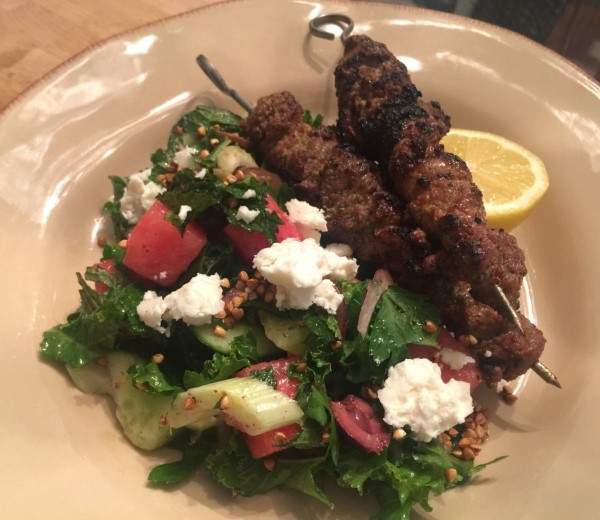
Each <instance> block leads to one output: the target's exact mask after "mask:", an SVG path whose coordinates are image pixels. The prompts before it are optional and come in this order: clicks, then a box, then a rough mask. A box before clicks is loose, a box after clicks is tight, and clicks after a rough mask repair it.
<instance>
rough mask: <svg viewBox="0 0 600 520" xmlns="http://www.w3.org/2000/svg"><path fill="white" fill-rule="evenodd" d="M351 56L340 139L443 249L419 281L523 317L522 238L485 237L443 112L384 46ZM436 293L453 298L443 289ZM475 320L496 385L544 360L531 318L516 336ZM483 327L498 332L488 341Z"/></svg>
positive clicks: (339, 85)
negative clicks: (376, 167)
mask: <svg viewBox="0 0 600 520" xmlns="http://www.w3.org/2000/svg"><path fill="white" fill-rule="evenodd" d="M344 47H345V53H344V56H343V57H342V59H341V60H340V62H339V64H338V66H337V68H336V71H335V79H336V90H337V95H338V104H339V124H338V127H339V132H340V136H341V139H342V141H344V142H345V143H347V144H348V145H349V146H351V147H353V148H354V149H356V150H358V151H359V152H360V153H363V154H365V155H366V156H367V157H369V158H371V159H373V160H377V161H379V163H380V164H381V165H382V169H383V171H384V172H385V174H387V176H388V178H389V179H390V181H391V182H392V184H393V186H394V190H395V192H396V193H397V194H398V195H399V196H400V197H401V198H402V199H403V200H404V202H405V203H406V213H405V216H406V218H407V223H408V224H409V225H414V226H418V227H419V228H420V229H422V230H423V231H424V233H425V238H426V240H427V241H428V242H429V243H430V244H432V245H433V246H434V249H435V250H434V252H433V254H432V255H431V256H430V257H427V258H424V259H423V263H422V264H421V265H419V266H416V269H415V271H416V272H417V273H416V274H417V275H418V274H419V272H418V271H423V272H425V273H431V274H433V275H434V278H435V280H436V283H437V284H438V285H440V284H441V285H442V286H444V285H445V284H446V283H448V282H450V283H451V284H454V285H453V287H454V289H453V290H454V292H455V293H462V295H463V296H462V299H461V301H463V302H464V301H468V300H469V295H471V296H472V297H473V299H474V300H476V301H479V302H481V303H484V304H486V305H489V306H490V307H492V308H502V305H501V302H499V300H498V291H497V290H496V287H500V288H501V290H502V292H503V293H504V295H506V298H507V300H508V302H509V303H510V305H511V306H512V307H513V308H518V306H519V292H520V287H521V282H522V279H523V276H525V274H526V269H525V264H524V255H523V253H522V251H521V250H520V249H519V248H518V245H517V243H516V240H515V239H514V237H512V236H511V235H508V234H506V233H504V232H503V231H502V230H490V229H488V228H487V227H486V218H485V210H484V208H483V199H482V196H481V192H480V191H479V189H478V188H477V186H475V184H474V183H473V181H472V177H471V173H470V171H469V169H468V168H467V166H466V164H465V163H464V162H463V161H462V160H460V159H459V158H458V157H456V156H454V155H452V154H449V153H447V152H445V151H444V149H443V147H442V146H441V145H440V144H439V141H440V139H441V138H442V137H443V135H444V133H445V132H446V131H447V130H448V129H449V119H448V118H447V117H446V116H445V114H444V113H443V111H442V110H441V107H440V106H439V104H438V103H435V102H433V103H425V102H424V101H423V100H422V99H421V93H420V92H419V91H418V90H417V89H416V87H415V86H414V85H413V83H412V81H411V79H410V76H409V75H408V72H407V69H406V67H405V66H404V65H403V64H402V63H401V62H399V61H398V60H397V59H396V58H395V56H394V55H393V54H392V53H391V52H390V51H389V50H388V49H387V47H386V46H385V45H383V44H381V43H379V42H375V41H373V40H372V39H370V38H369V37H367V36H351V37H350V38H348V39H347V40H346V41H345V43H344ZM440 289H442V290H440ZM436 291H437V292H439V293H440V294H447V293H448V291H447V290H443V288H440V287H438V289H436ZM456 311H457V312H454V313H450V322H451V323H450V324H449V325H450V328H451V329H454V330H455V331H456V329H457V328H458V329H460V327H461V323H460V321H461V319H460V318H459V320H456V319H454V320H453V319H452V318H456V317H460V308H457V309H456ZM476 317H477V318H478V319H477V321H476V323H475V322H473V320H470V321H466V320H464V319H463V320H462V321H463V323H465V324H466V325H467V330H466V331H465V332H468V333H471V334H474V335H476V337H477V338H478V339H480V340H482V339H483V340H484V341H480V342H479V343H478V345H477V346H476V347H475V348H474V351H475V353H476V354H477V355H478V357H479V361H480V366H482V369H483V371H484V375H485V376H486V379H487V380H488V382H495V381H496V380H497V379H498V378H500V377H503V378H505V379H510V378H511V376H514V375H519V374H520V373H523V372H524V371H525V370H527V369H528V368H530V367H531V366H532V365H533V364H534V363H535V362H536V361H537V360H538V358H539V356H540V355H541V353H542V350H543V346H544V343H545V340H544V338H543V335H542V334H541V332H540V331H539V330H538V329H537V328H535V326H533V325H532V324H531V323H529V322H528V320H526V318H524V317H523V316H519V319H520V321H521V327H516V326H515V323H513V322H512V321H511V320H510V319H507V317H503V319H502V321H501V322H498V319H497V316H495V315H493V314H489V315H488V316H485V317H483V319H481V318H482V317H481V316H476ZM452 321H454V323H452ZM483 323H487V324H489V325H490V328H489V330H488V331H487V332H486V333H484V334H483V336H482V335H481V332H483V328H482V324H483ZM519 328H521V329H522V331H520V330H519ZM469 329H470V330H469ZM475 329H478V330H479V334H475ZM494 329H495V330H494ZM523 332H524V333H523ZM509 352H510V354H509ZM515 353H518V354H517V355H516V356H515V357H513V354H515ZM516 358H519V361H517V359H516Z"/></svg>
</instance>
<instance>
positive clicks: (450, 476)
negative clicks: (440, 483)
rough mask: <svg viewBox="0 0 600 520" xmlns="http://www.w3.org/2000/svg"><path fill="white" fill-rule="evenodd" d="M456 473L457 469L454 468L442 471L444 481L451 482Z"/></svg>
mask: <svg viewBox="0 0 600 520" xmlns="http://www.w3.org/2000/svg"><path fill="white" fill-rule="evenodd" d="M456 475H458V471H456V469H455V468H448V469H447V470H445V471H444V477H445V478H446V482H452V481H453V480H454V479H455V478H456Z"/></svg>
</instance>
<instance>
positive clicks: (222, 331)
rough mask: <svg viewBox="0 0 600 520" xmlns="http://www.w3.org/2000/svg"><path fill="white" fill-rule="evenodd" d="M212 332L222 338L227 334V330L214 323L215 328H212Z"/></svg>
mask: <svg viewBox="0 0 600 520" xmlns="http://www.w3.org/2000/svg"><path fill="white" fill-rule="evenodd" d="M213 334H214V335H215V336H217V337H219V338H224V337H225V336H227V331H226V330H225V329H224V328H223V327H221V325H215V328H214V329H213Z"/></svg>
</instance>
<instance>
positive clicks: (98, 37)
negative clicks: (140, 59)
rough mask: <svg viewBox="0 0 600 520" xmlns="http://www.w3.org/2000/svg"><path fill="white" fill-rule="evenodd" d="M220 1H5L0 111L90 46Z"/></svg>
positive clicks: (0, 24) (0, 10)
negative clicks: (130, 30) (47, 74)
mask: <svg viewBox="0 0 600 520" xmlns="http://www.w3.org/2000/svg"><path fill="white" fill-rule="evenodd" d="M218 1H219V0H0V110H2V109H3V108H4V107H5V106H6V105H8V104H9V103H10V102H11V101H12V100H13V99H14V98H15V97H16V96H17V95H18V94H19V93H20V92H22V91H23V90H25V89H26V88H27V87H29V86H30V85H32V84H33V83H35V82H36V81H37V80H39V79H40V78H41V77H42V76H44V75H45V74H46V73H48V72H50V71H51V70H52V69H54V68H55V67H57V66H58V65H60V64H61V63H62V62H64V61H66V60H67V59H69V58H71V57H72V56H74V55H76V54H77V53H79V52H81V51H82V50H84V49H86V48H87V47H89V46H90V45H93V44H95V43H98V42H101V41H102V40H104V39H106V38H109V37H110V36H113V35H115V34H119V33H121V32H123V31H127V30H129V29H133V28H135V27H138V26H140V25H143V24H147V23H150V22H154V21H156V20H160V19H161V18H166V17H168V16H173V15H176V14H179V13H182V12H185V11H189V10H191V9H195V8H198V7H204V6H207V5H211V4H215V3H218Z"/></svg>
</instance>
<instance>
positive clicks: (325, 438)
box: [321, 432, 331, 444]
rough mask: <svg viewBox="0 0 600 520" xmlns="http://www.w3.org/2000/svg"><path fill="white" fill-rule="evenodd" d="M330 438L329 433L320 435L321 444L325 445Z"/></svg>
mask: <svg viewBox="0 0 600 520" xmlns="http://www.w3.org/2000/svg"><path fill="white" fill-rule="evenodd" d="M330 438H331V434H330V433H329V432H324V433H323V435H321V442H322V443H324V444H327V443H328V442H329V439H330Z"/></svg>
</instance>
